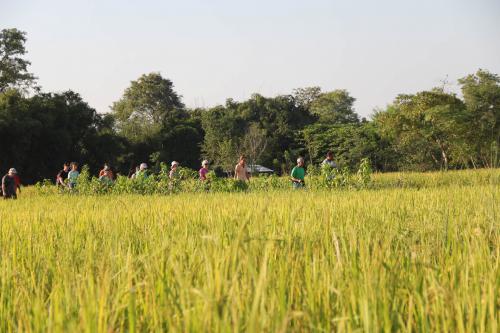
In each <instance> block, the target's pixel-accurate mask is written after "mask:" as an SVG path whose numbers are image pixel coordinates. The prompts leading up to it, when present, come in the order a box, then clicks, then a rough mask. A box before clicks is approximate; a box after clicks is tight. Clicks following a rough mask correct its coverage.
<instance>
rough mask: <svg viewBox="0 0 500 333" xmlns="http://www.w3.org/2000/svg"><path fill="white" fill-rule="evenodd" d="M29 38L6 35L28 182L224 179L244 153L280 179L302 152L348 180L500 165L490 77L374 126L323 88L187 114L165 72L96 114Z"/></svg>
mask: <svg viewBox="0 0 500 333" xmlns="http://www.w3.org/2000/svg"><path fill="white" fill-rule="evenodd" d="M25 41H26V36H25V34H24V33H23V32H20V31H18V30H16V29H5V30H2V32H1V33H0V170H2V171H4V170H7V169H8V168H9V167H16V168H17V169H18V171H19V172H20V173H21V175H22V178H23V180H24V182H25V183H34V182H36V181H39V180H42V179H46V178H48V179H54V177H55V175H56V173H57V171H58V170H59V169H60V168H61V165H62V163H63V162H66V161H72V160H74V161H77V162H80V163H81V164H87V165H88V166H89V171H90V173H92V174H96V173H97V171H98V169H99V167H100V166H102V164H103V163H105V162H107V163H109V164H111V165H113V166H114V167H115V169H116V170H117V171H119V172H120V173H121V174H123V175H126V174H128V171H129V170H130V169H132V168H134V167H135V166H136V165H137V164H139V163H141V162H147V163H148V164H150V165H151V166H152V169H153V170H154V171H155V172H160V170H161V168H160V164H161V162H170V161H172V160H176V161H179V162H180V163H181V165H182V166H184V167H189V168H193V169H196V168H198V166H199V163H200V160H201V159H203V158H206V159H209V160H210V161H211V165H212V167H213V168H214V169H215V170H216V172H217V175H218V176H221V175H223V174H228V173H230V172H231V171H232V170H233V168H234V165H235V163H236V160H237V158H238V155H239V154H242V153H244V154H246V155H247V158H248V160H249V162H250V164H261V165H264V166H266V167H269V168H271V169H274V170H275V172H276V173H277V174H278V175H280V174H286V173H288V172H290V169H291V168H292V167H293V165H294V164H295V159H296V158H297V157H298V156H299V155H302V156H304V157H305V160H306V162H307V163H308V164H313V165H315V166H317V165H319V163H320V162H321V160H322V159H323V158H324V155H325V152H326V151H327V150H332V151H333V152H334V155H335V160H336V161H337V163H338V164H339V166H340V168H341V169H343V168H348V169H349V170H350V171H355V170H356V169H357V168H358V166H359V164H360V163H361V160H362V159H364V158H367V159H369V160H370V162H371V165H372V167H373V168H374V170H377V171H396V170H416V171H429V170H446V169H449V168H454V169H460V168H481V167H496V166H498V152H499V146H500V77H499V76H498V75H496V74H493V73H490V72H488V71H486V70H478V71H477V72H476V73H475V74H471V75H468V76H466V77H464V78H462V79H459V84H460V85H461V88H462V95H463V98H460V97H458V96H457V95H455V94H452V93H449V92H447V91H445V90H444V89H442V88H440V89H437V88H434V89H430V90H428V91H422V92H418V93H416V94H401V95H399V96H397V97H396V98H395V100H394V102H393V103H391V104H390V105H389V106H388V107H387V108H386V109H384V110H378V111H377V112H376V113H375V114H374V116H373V119H372V120H366V119H360V117H359V116H358V115H357V114H356V112H355V110H354V107H353V103H354V101H355V98H354V97H352V96H351V95H350V94H349V92H348V91H346V90H343V89H338V90H334V91H329V92H323V91H321V89H320V88H319V87H308V88H300V89H296V90H294V91H293V92H292V93H291V94H289V95H280V96H275V97H265V96H261V95H258V94H255V95H253V96H251V97H250V98H249V99H248V100H246V101H241V102H237V101H234V100H232V99H228V100H227V101H226V103H225V105H219V106H215V107H212V108H207V109H189V108H187V107H186V106H185V105H184V104H183V102H182V97H181V96H180V95H179V94H178V93H177V92H176V91H175V89H174V85H173V82H171V81H170V80H169V79H167V78H164V77H162V76H161V75H160V74H159V73H149V74H144V75H142V76H140V77H139V78H138V79H137V80H134V81H132V82H131V84H130V86H129V87H128V88H127V89H126V90H125V91H124V94H123V96H122V98H120V99H119V100H118V101H116V102H115V103H113V105H112V107H111V112H109V113H106V114H98V113H97V112H96V111H95V110H94V109H93V108H92V107H90V106H89V105H88V104H87V103H86V102H85V101H83V100H82V98H81V97H80V96H79V95H78V93H75V92H72V91H67V92H63V93H56V94H54V93H42V92H41V90H40V89H39V87H37V86H36V84H35V79H36V78H35V77H34V75H33V74H31V73H29V72H28V69H27V67H28V65H29V61H27V60H25V59H24V58H23V56H24V54H25V52H26V50H25V48H24V43H25ZM29 88H36V89H31V90H29Z"/></svg>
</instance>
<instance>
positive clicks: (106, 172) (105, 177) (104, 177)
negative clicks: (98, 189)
mask: <svg viewBox="0 0 500 333" xmlns="http://www.w3.org/2000/svg"><path fill="white" fill-rule="evenodd" d="M99 180H100V181H101V182H102V183H106V184H112V183H113V181H114V175H113V171H112V170H111V168H110V167H109V165H107V164H105V166H104V169H102V170H101V171H100V172H99Z"/></svg>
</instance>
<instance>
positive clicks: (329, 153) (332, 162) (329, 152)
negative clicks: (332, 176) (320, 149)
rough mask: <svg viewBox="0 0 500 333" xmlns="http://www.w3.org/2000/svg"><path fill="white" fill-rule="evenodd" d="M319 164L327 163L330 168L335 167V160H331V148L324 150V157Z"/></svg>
mask: <svg viewBox="0 0 500 333" xmlns="http://www.w3.org/2000/svg"><path fill="white" fill-rule="evenodd" d="M321 165H322V166H324V165H327V166H329V167H330V168H332V169H336V168H337V163H335V161H334V160H333V152H332V151H331V150H329V151H327V152H326V158H325V159H324V160H323V162H321Z"/></svg>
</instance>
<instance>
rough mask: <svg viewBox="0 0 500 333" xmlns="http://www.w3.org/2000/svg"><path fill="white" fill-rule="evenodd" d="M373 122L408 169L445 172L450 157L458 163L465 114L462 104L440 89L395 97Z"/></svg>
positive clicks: (465, 122)
mask: <svg viewBox="0 0 500 333" xmlns="http://www.w3.org/2000/svg"><path fill="white" fill-rule="evenodd" d="M375 121H376V123H377V125H378V126H379V128H380V129H381V131H382V133H383V134H384V135H385V136H386V137H389V138H392V139H393V140H394V142H395V147H396V148H397V150H398V152H399V153H400V154H401V155H402V156H404V157H405V158H406V161H404V164H405V165H406V166H407V167H410V168H411V169H415V168H416V169H423V170H426V169H433V168H436V167H437V168H443V169H448V166H449V164H450V157H455V158H456V160H455V162H461V161H460V160H461V158H460V157H461V152H462V145H463V143H464V140H465V137H464V133H465V128H466V126H467V121H468V118H467V114H466V112H465V106H464V104H463V102H462V101H461V100H460V99H458V98H457V97H456V96H455V95H454V94H448V93H445V92H443V91H442V89H434V90H432V91H423V92H419V93H417V94H415V95H399V96H398V97H397V98H396V100H395V102H394V105H393V106H391V107H389V108H388V109H387V111H385V112H381V113H378V114H377V115H376V116H375Z"/></svg>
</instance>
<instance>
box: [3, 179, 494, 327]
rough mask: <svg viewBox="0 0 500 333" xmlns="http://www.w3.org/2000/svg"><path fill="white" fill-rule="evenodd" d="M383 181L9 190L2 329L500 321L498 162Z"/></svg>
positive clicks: (460, 324)
mask: <svg viewBox="0 0 500 333" xmlns="http://www.w3.org/2000/svg"><path fill="white" fill-rule="evenodd" d="M374 182H375V183H377V184H380V186H378V187H377V188H372V189H364V190H333V191H310V190H309V191H307V190H306V191H292V190H290V191H287V190H277V191H254V192H249V193H181V194H177V195H169V196H159V195H151V196H141V195H107V196H83V195H82V196H71V195H58V194H47V195H40V194H39V193H36V192H35V191H30V189H29V188H28V189H27V190H26V191H25V192H26V193H22V194H21V196H20V198H19V200H17V201H5V200H1V201H0V245H1V248H0V251H1V252H0V255H1V257H0V331H1V332H21V331H22V332H122V331H127V332H146V331H152V332H163V331H172V332H242V331H243V332H354V331H357V332H396V331H397V332H399V331H400V332H495V333H496V332H498V331H499V329H500V328H499V325H500V315H499V308H500V271H499V266H500V170H481V171H461V172H449V173H431V174H404V173H402V174H387V175H376V176H375V177H374ZM382 185H384V186H382Z"/></svg>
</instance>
